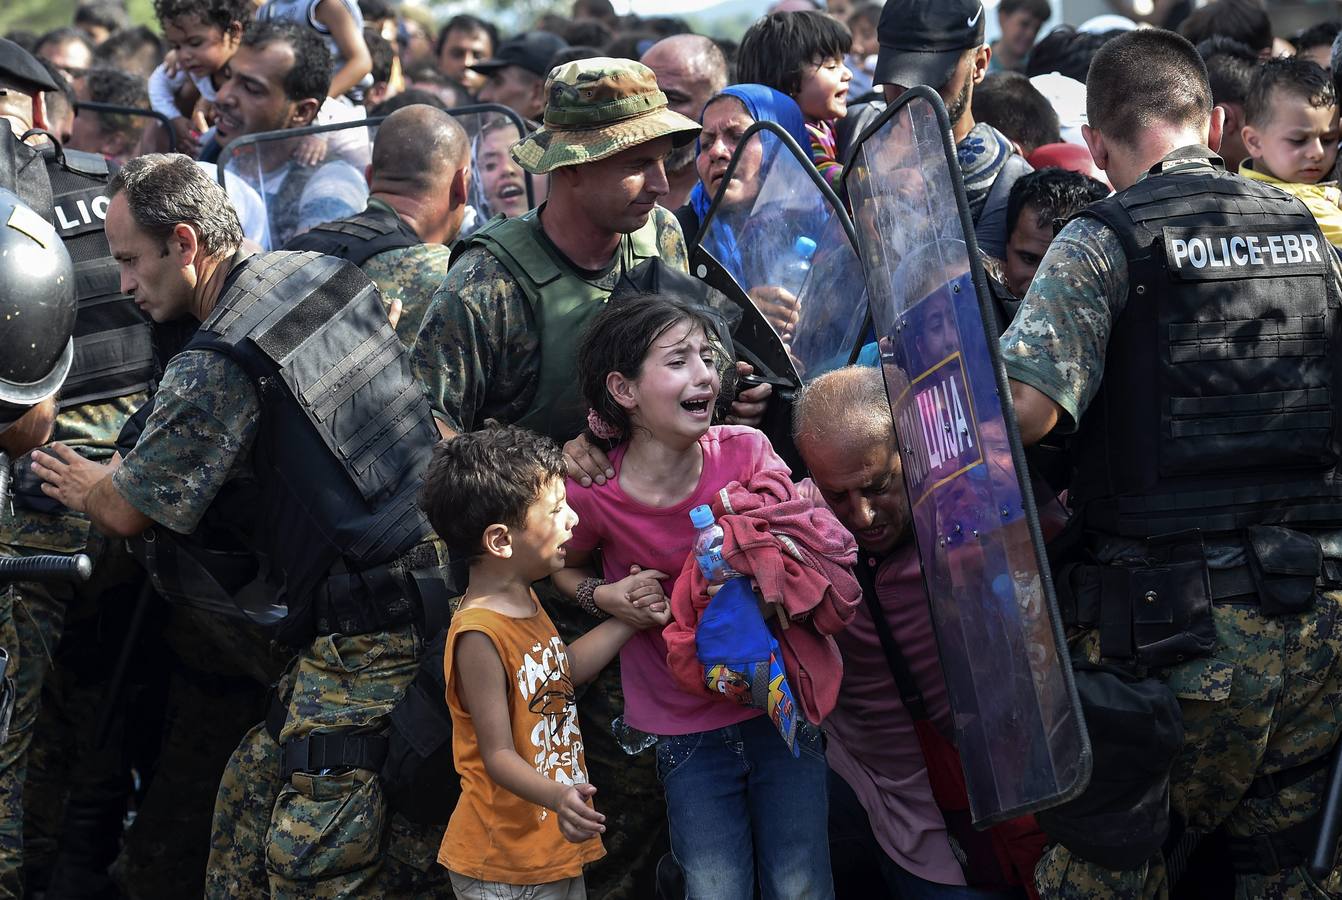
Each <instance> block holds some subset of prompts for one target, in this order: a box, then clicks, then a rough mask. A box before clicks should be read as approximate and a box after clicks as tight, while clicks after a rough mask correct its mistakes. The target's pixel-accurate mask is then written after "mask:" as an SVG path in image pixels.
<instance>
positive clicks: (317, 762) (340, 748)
mask: <svg viewBox="0 0 1342 900" xmlns="http://www.w3.org/2000/svg"><path fill="white" fill-rule="evenodd" d="M288 717H289V710H288V706H287V704H285V703H284V702H283V701H282V700H281V699H280V695H279V693H278V692H277V691H271V694H270V706H269V708H268V709H267V710H266V731H267V732H268V733H269V734H270V737H271V739H272V740H273V741H275V743H277V744H279V745H280V774H281V777H282V778H284V780H286V781H287V780H289V778H290V776H292V775H293V774H294V773H295V772H321V771H323V770H326V769H367V770H368V771H371V772H379V771H381V770H382V764H383V763H384V762H386V759H387V743H388V742H387V736H386V735H385V734H372V733H352V732H350V731H319V732H313V733H311V734H308V735H305V736H304V737H301V738H297V739H296V740H291V741H284V742H281V741H280V732H281V731H283V730H284V723H285V720H286V719H288Z"/></svg>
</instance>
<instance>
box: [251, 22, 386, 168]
mask: <svg viewBox="0 0 1342 900" xmlns="http://www.w3.org/2000/svg"><path fill="white" fill-rule="evenodd" d="M256 18H257V20H258V21H261V22H264V21H266V20H269V19H276V20H282V21H286V22H293V23H294V24H295V25H299V26H302V27H305V28H311V29H312V30H313V31H315V32H316V33H317V36H318V37H320V38H321V39H322V40H323V41H325V42H326V48H327V49H328V50H330V51H331V67H332V72H331V87H330V88H329V89H328V90H327V97H326V101H325V102H324V103H322V106H321V109H320V110H318V112H317V119H316V121H315V122H313V124H314V125H333V124H335V123H337V122H354V121H358V120H360V119H363V118H364V116H365V112H364V108H363V105H362V104H363V95H364V92H365V91H366V90H368V88H370V87H372V86H373V57H372V54H371V53H369V52H368V44H367V42H365V41H364V39H363V13H362V12H361V11H360V9H359V5H358V4H357V3H356V2H354V0H266V2H265V3H264V4H262V6H261V8H260V9H258V10H257V11H256ZM328 144H329V145H330V146H329V150H330V152H331V154H333V155H335V156H339V157H341V158H343V159H345V160H347V161H348V162H350V164H351V165H353V166H354V167H355V168H356V169H362V168H363V167H364V166H366V165H367V164H368V163H369V161H370V160H369V158H368V136H367V133H366V132H364V130H363V129H361V128H350V129H344V130H341V131H334V132H329V133H326V134H310V135H308V136H307V137H305V138H304V139H303V140H302V141H300V142H299V144H298V146H297V147H296V148H295V150H294V159H295V160H296V161H297V162H298V163H299V164H300V165H305V166H315V165H317V164H318V163H320V162H321V161H322V160H323V159H325V158H326V155H327V152H328Z"/></svg>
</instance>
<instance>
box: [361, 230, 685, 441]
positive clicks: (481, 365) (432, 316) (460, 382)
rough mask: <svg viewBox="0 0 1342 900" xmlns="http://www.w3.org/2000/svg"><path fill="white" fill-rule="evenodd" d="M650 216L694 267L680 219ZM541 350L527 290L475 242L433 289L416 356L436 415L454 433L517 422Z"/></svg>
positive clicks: (681, 259) (680, 263)
mask: <svg viewBox="0 0 1342 900" xmlns="http://www.w3.org/2000/svg"><path fill="white" fill-rule="evenodd" d="M652 216H653V220H654V221H655V222H656V223H657V246H658V249H659V250H660V251H661V257H662V260H663V261H664V262H665V263H666V264H667V265H670V266H674V267H675V268H677V269H680V270H681V271H684V272H688V271H689V255H688V253H687V252H686V250H685V238H684V237H683V236H682V235H681V233H680V225H679V223H677V222H676V218H675V216H673V215H672V214H671V213H669V212H667V211H666V210H664V209H662V208H661V207H660V206H659V207H656V208H654V209H653V211H652ZM586 275H587V277H588V278H589V280H590V281H591V282H592V283H593V284H598V285H600V286H602V287H604V288H605V289H606V290H613V289H614V287H615V284H616V282H618V281H619V278H620V272H619V270H618V268H617V267H614V266H612V267H611V268H610V269H608V270H606V271H603V272H600V273H597V274H595V276H593V273H586ZM369 277H370V278H373V277H374V276H373V275H372V273H371V272H370V273H369ZM402 321H404V316H402ZM398 330H399V328H398ZM539 347H540V340H539V338H538V337H537V333H536V313H535V311H534V310H533V309H532V308H531V304H530V303H528V302H527V298H526V295H525V294H523V292H522V290H521V288H519V287H518V285H517V282H516V280H514V278H513V276H512V275H511V274H510V273H509V272H508V270H507V269H506V268H505V267H504V265H503V263H501V262H499V260H498V259H497V258H496V257H495V256H494V255H493V254H492V253H490V252H489V251H488V250H485V249H484V248H482V247H476V248H472V249H470V250H467V251H466V252H465V253H463V254H462V255H461V258H460V259H458V260H457V262H456V264H455V265H453V266H452V270H451V271H450V272H448V273H447V279H446V280H445V281H443V283H442V285H441V286H440V287H439V288H438V290H436V291H434V294H433V297H432V298H431V299H430V300H429V308H428V310H427V311H426V312H425V313H424V316H423V322H422V324H421V325H420V328H419V333H418V336H417V337H416V338H415V344H414V348H413V349H412V351H411V354H410V359H411V362H412V364H413V365H414V369H415V377H416V378H418V379H419V380H420V381H421V382H422V383H423V384H424V386H425V388H426V389H427V391H428V394H429V403H430V405H431V406H432V407H433V414H434V416H436V417H437V418H439V419H441V420H442V421H443V422H444V423H445V424H446V425H447V426H448V427H449V428H451V429H452V430H453V431H472V430H474V429H476V428H479V427H480V426H481V425H483V424H484V422H485V420H486V419H495V420H497V421H499V422H504V423H511V422H515V421H517V419H518V418H520V417H521V415H522V413H524V412H525V411H526V410H527V408H528V407H529V406H531V402H532V400H533V399H534V398H535V396H536V385H537V380H538V379H539V377H540V359H539V354H538V352H537V351H538V350H539ZM575 390H576V386H575Z"/></svg>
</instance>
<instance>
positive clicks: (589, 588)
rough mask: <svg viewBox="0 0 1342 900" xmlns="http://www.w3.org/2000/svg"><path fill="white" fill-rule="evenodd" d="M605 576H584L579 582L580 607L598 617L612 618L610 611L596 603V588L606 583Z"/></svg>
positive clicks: (578, 596)
mask: <svg viewBox="0 0 1342 900" xmlns="http://www.w3.org/2000/svg"><path fill="white" fill-rule="evenodd" d="M605 583H606V581H605V579H603V578H584V579H583V580H582V581H581V582H579V583H578V595H577V600H578V608H579V609H581V610H582V611H583V612H585V613H587V614H588V615H592V616H596V617H597V618H598V619H608V618H610V613H608V612H606V611H605V610H603V609H602V608H601V607H599V606H597V605H596V589H597V588H599V587H600V586H601V585H603V584H605Z"/></svg>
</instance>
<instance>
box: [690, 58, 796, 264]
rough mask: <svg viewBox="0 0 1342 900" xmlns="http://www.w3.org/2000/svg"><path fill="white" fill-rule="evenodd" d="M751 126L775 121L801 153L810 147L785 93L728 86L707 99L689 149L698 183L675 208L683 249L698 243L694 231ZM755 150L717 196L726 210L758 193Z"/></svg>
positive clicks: (758, 155)
mask: <svg viewBox="0 0 1342 900" xmlns="http://www.w3.org/2000/svg"><path fill="white" fill-rule="evenodd" d="M755 122H777V123H778V124H779V125H781V126H782V127H783V129H784V130H785V131H787V133H788V134H789V135H791V136H792V138H793V140H795V141H796V142H797V146H798V147H801V148H802V149H803V150H804V149H806V148H807V147H809V146H810V143H809V142H810V135H808V134H807V131H806V122H805V120H804V119H803V118H802V114H801V108H800V107H799V106H797V101H795V100H793V99H792V98H791V97H789V96H788V95H787V94H784V93H782V92H780V91H776V90H774V89H773V88H771V87H766V86H764V85H762V84H734V85H732V86H731V87H728V88H726V89H724V90H723V91H722V93H720V94H717V95H716V96H714V97H713V98H712V99H710V100H709V101H708V103H707V104H705V105H704V111H703V113H701V114H700V116H699V124H700V125H702V126H703V129H704V130H703V131H702V132H700V134H699V140H698V143H697V144H696V148H695V149H696V156H695V167H696V168H697V169H698V172H699V183H698V184H697V185H695V187H694V190H693V192H691V194H690V200H689V202H688V203H686V204H685V205H684V206H682V207H681V208H680V209H678V210H676V218H677V219H679V220H680V228H681V231H683V232H684V233H685V243H686V245H688V246H694V244H695V243H696V242H697V241H698V240H699V227H700V226H701V225H702V224H703V221H704V219H705V218H706V217H707V216H708V209H709V207H710V206H712V205H713V198H714V197H715V196H716V195H717V191H718V187H719V186H720V185H721V183H722V178H723V176H724V175H725V174H726V173H727V166H728V165H729V164H730V163H731V159H732V154H734V153H735V152H736V147H737V145H738V144H740V143H741V137H742V136H743V135H744V134H745V133H746V130H747V129H748V128H750V126H751V125H752V124H754V123H755ZM755 146H756V148H760V149H758V150H757V151H756V152H755V153H754V154H753V158H749V159H748V158H745V157H743V158H742V160H741V162H740V163H739V164H738V165H737V167H736V171H735V172H734V173H733V175H732V179H731V182H730V183H729V185H728V187H727V192H726V195H725V196H724V197H723V203H725V204H728V205H729V206H732V207H739V206H742V205H744V204H745V203H747V202H748V201H749V200H751V199H753V198H754V196H755V193H756V192H757V191H758V188H759V177H760V174H761V173H760V171H759V170H760V163H761V156H762V146H761V145H760V144H759V143H758V142H757V143H756V144H755Z"/></svg>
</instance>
